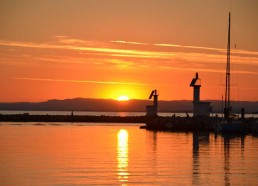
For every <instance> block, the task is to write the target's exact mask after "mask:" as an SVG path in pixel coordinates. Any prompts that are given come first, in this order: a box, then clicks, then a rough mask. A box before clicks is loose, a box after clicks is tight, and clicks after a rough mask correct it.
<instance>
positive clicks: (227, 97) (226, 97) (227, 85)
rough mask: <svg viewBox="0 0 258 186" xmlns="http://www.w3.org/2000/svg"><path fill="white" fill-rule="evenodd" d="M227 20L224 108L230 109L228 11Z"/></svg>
mask: <svg viewBox="0 0 258 186" xmlns="http://www.w3.org/2000/svg"><path fill="white" fill-rule="evenodd" d="M228 22H229V24H228V46H227V66H226V92H225V108H227V109H230V12H229V18H228Z"/></svg>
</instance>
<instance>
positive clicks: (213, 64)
mask: <svg viewBox="0 0 258 186" xmlns="http://www.w3.org/2000/svg"><path fill="white" fill-rule="evenodd" d="M257 9H258V3H257V2H254V1H252V0H245V1H241V0H235V1H229V0H228V1H225V0H216V1H215V0H214V1H206V0H200V1H194V0H190V1H186V0H183V1H182V0H174V1H170V0H159V1H156V0H124V1H121V0H111V1H106V0H55V1H50V0H44V1H43V0H42V1H40V0H39V1H34V0H25V1H19V0H2V1H1V2H0V27H1V29H0V92H1V96H0V102H16V101H45V100H48V99H65V98H75V97H85V98H108V99H109V98H111V99H117V98H118V97H119V96H121V95H126V96H128V97H129V98H131V99H147V98H148V96H149V94H150V92H151V90H152V89H158V90H159V94H160V97H159V98H160V99H161V100H181V99H187V100H189V99H192V89H191V88H190V87H189V83H190V82H191V80H192V78H193V77H194V76H195V72H199V77H200V78H201V79H202V89H201V99H221V96H222V94H223V93H224V90H223V85H222V84H224V81H225V80H224V79H225V77H224V76H225V75H224V74H225V66H226V64H225V63H226V53H225V48H226V45H227V26H228V25H227V24H228V12H229V11H231V17H232V34H231V36H232V42H231V45H232V46H234V45H236V48H234V49H232V73H233V75H232V84H233V85H234V86H233V87H232V98H233V99H234V100H252V101H258V94H257V91H258V45H257V43H258V37H257V33H258V23H257V20H256V18H257V17H258V12H257ZM236 84H237V85H236Z"/></svg>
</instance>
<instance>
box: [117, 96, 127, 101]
mask: <svg viewBox="0 0 258 186" xmlns="http://www.w3.org/2000/svg"><path fill="white" fill-rule="evenodd" d="M117 100H118V101H128V100H129V98H128V96H119V97H118V98H117Z"/></svg>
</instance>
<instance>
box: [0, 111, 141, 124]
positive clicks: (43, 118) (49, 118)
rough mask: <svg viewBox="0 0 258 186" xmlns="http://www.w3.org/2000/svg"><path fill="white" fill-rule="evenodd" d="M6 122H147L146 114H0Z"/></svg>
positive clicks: (1, 118) (1, 119)
mask: <svg viewBox="0 0 258 186" xmlns="http://www.w3.org/2000/svg"><path fill="white" fill-rule="evenodd" d="M0 121H5V122H108V123H145V121H146V120H145V116H124V117H122V116H104V115H102V116H87V115H83V116H80V115H29V114H26V113H25V114H6V115H1V114H0Z"/></svg>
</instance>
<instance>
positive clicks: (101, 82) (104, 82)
mask: <svg viewBox="0 0 258 186" xmlns="http://www.w3.org/2000/svg"><path fill="white" fill-rule="evenodd" d="M13 79H15V80H26V81H50V82H66V83H95V84H111V85H139V86H145V85H149V84H147V83H135V82H117V81H92V80H68V79H43V78H19V77H18V78H13Z"/></svg>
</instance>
